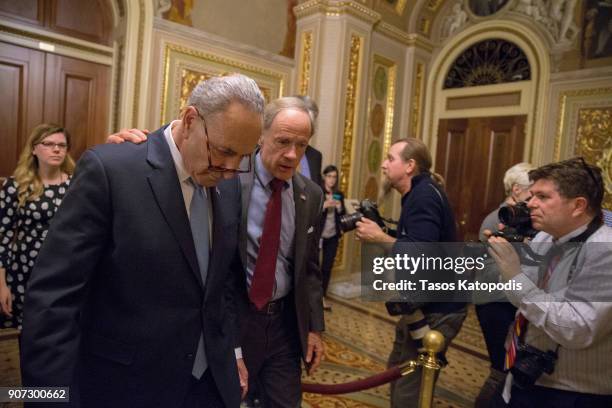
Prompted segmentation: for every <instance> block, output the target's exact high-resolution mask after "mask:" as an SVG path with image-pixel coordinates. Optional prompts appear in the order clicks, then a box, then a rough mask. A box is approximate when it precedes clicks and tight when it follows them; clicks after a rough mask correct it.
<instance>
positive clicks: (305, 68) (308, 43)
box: [299, 31, 313, 95]
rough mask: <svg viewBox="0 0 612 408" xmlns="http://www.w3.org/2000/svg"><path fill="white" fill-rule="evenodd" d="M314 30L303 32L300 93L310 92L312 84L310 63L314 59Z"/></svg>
mask: <svg viewBox="0 0 612 408" xmlns="http://www.w3.org/2000/svg"><path fill="white" fill-rule="evenodd" d="M312 37H313V33H312V31H305V32H303V33H302V57H301V59H302V64H301V66H300V91H299V94H300V95H307V94H308V87H309V85H310V63H311V60H312Z"/></svg>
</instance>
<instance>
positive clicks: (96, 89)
mask: <svg viewBox="0 0 612 408" xmlns="http://www.w3.org/2000/svg"><path fill="white" fill-rule="evenodd" d="M109 85H110V68H109V67H107V66H105V65H100V64H95V63H92V62H87V61H82V60H78V59H74V58H69V57H63V56H61V55H55V54H47V65H46V75H45V105H44V117H45V120H46V121H49V122H53V123H58V124H60V125H62V126H64V127H65V128H66V129H68V131H69V132H70V134H71V135H72V147H71V150H70V154H71V155H72V157H74V158H75V159H78V158H79V157H80V156H81V153H83V151H84V150H86V149H87V148H88V147H91V146H93V145H95V144H99V143H104V140H105V139H106V135H107V134H108V129H107V121H108V108H109V106H108V105H109V92H110V86H109Z"/></svg>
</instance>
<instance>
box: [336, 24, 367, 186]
mask: <svg viewBox="0 0 612 408" xmlns="http://www.w3.org/2000/svg"><path fill="white" fill-rule="evenodd" d="M362 46H363V38H362V37H360V36H358V35H356V34H353V35H351V48H350V51H349V64H348V78H347V81H346V93H345V110H344V132H343V138H342V157H341V161H340V190H341V191H344V192H345V194H346V195H347V196H348V197H350V196H351V193H352V192H351V191H349V183H348V181H349V180H350V179H351V155H352V152H353V141H354V137H355V122H356V111H355V104H356V102H357V90H358V89H357V88H358V86H359V63H360V61H361V52H362Z"/></svg>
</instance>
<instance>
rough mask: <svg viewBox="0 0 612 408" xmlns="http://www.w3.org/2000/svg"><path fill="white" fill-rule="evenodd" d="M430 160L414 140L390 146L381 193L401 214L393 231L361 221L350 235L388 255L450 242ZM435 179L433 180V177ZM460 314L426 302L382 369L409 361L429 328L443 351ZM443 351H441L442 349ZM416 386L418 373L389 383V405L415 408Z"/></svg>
mask: <svg viewBox="0 0 612 408" xmlns="http://www.w3.org/2000/svg"><path fill="white" fill-rule="evenodd" d="M430 168H431V155H430V153H429V150H428V149H427V147H426V146H425V144H424V143H423V142H422V141H420V140H418V139H415V138H405V139H399V140H397V141H395V142H394V143H393V144H392V145H391V147H390V148H389V152H388V153H387V159H386V160H385V161H384V162H383V164H382V171H383V174H384V175H385V177H386V182H385V191H386V192H389V191H390V190H391V189H394V190H396V191H397V192H399V193H400V194H401V195H402V212H401V215H400V219H399V223H398V228H397V232H396V234H395V237H394V236H391V235H388V234H386V233H385V232H384V231H383V229H382V228H381V227H380V225H379V224H378V223H377V222H375V221H372V220H371V219H368V218H367V217H363V218H362V219H361V221H359V222H357V230H356V236H357V238H358V239H360V240H362V241H366V242H376V243H393V252H395V253H398V252H400V251H402V248H401V244H402V243H418V242H453V241H455V239H456V238H455V237H456V226H455V218H454V216H453V212H452V210H451V208H450V205H449V203H448V199H447V198H446V195H445V194H444V192H443V191H442V189H441V187H440V185H439V184H438V183H439V181H440V178H438V179H436V180H434V177H435V176H434V175H433V174H432V173H430V171H429V170H430ZM438 177H439V176H438ZM465 315H466V309H465V304H464V303H441V302H439V303H427V304H425V305H424V306H422V307H421V308H420V309H416V310H414V311H409V312H408V313H407V314H404V315H403V316H402V318H401V319H400V321H399V322H398V324H397V327H396V334H395V342H394V344H393V350H392V352H391V354H390V356H389V361H388V365H389V366H395V365H398V364H401V363H403V362H405V361H408V360H411V359H415V358H416V357H417V355H418V350H419V348H421V347H422V342H421V339H422V338H423V336H424V335H425V333H426V332H427V331H428V330H429V328H432V329H435V330H438V331H440V332H441V333H442V334H443V335H444V337H445V340H446V345H445V346H446V347H448V345H449V344H450V342H451V340H452V339H453V338H454V337H455V336H456V335H457V333H458V332H459V329H460V328H461V325H462V324H463V320H464V319H465ZM444 351H446V350H444ZM420 382H421V371H420V368H419V369H418V370H417V371H416V372H415V373H413V374H411V375H408V376H404V377H402V378H400V379H399V380H397V381H395V382H393V383H392V384H391V406H392V407H393V408H396V407H402V408H405V407H416V406H417V405H418V401H419V388H420Z"/></svg>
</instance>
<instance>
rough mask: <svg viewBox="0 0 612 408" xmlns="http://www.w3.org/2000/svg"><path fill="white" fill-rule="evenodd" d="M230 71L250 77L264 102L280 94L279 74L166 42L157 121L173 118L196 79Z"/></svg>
mask: <svg viewBox="0 0 612 408" xmlns="http://www.w3.org/2000/svg"><path fill="white" fill-rule="evenodd" d="M232 73H240V74H244V75H247V76H249V77H251V78H253V80H255V82H257V85H258V86H259V88H260V89H261V92H262V94H263V96H264V98H265V100H266V102H269V101H271V100H272V99H275V98H278V97H281V96H283V94H284V91H285V83H286V81H287V78H286V75H285V74H283V73H280V72H275V71H271V70H269V69H266V68H263V67H259V66H256V65H252V64H249V63H245V62H242V61H238V60H234V59H230V58H226V57H224V56H221V55H216V54H209V53H205V52H201V51H199V50H195V49H192V48H186V47H183V46H179V45H176V44H167V45H166V49H165V52H164V73H163V81H162V98H161V116H160V122H161V124H164V123H167V122H169V121H171V120H172V119H174V118H175V117H176V115H177V114H178V112H179V111H180V109H181V108H182V107H183V106H185V104H186V102H187V99H188V98H189V94H190V93H191V90H192V89H193V88H194V87H195V85H197V84H198V82H200V81H202V80H204V79H207V78H210V77H212V76H218V75H229V74H232Z"/></svg>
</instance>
